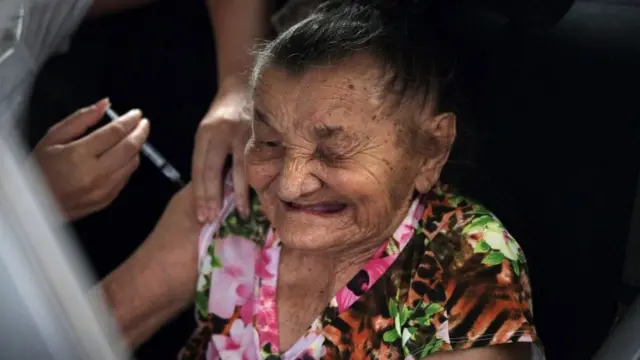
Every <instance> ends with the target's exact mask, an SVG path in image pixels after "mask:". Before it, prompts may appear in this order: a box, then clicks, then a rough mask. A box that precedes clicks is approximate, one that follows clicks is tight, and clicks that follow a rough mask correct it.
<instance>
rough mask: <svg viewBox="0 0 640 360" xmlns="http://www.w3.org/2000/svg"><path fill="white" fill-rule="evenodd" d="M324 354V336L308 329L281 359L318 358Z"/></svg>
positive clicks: (316, 359)
mask: <svg viewBox="0 0 640 360" xmlns="http://www.w3.org/2000/svg"><path fill="white" fill-rule="evenodd" d="M325 354H326V349H325V347H324V336H322V335H321V334H318V333H316V332H313V331H310V332H307V334H306V335H305V336H304V337H303V338H301V339H300V340H298V341H297V342H296V343H295V344H294V345H293V346H292V347H291V348H290V349H289V350H288V351H287V352H286V353H285V354H284V356H283V357H282V358H283V360H318V359H321V358H322V357H323V356H324V355H325Z"/></svg>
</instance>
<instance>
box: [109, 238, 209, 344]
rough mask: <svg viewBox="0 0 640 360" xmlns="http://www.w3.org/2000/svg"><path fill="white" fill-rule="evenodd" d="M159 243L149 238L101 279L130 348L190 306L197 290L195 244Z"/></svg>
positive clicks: (113, 312) (114, 315)
mask: <svg viewBox="0 0 640 360" xmlns="http://www.w3.org/2000/svg"><path fill="white" fill-rule="evenodd" d="M151 236H154V235H151ZM159 244H163V242H156V241H149V240H147V241H146V242H145V243H144V244H143V245H142V246H141V247H140V248H139V249H138V250H137V251H136V252H135V253H134V254H133V255H132V256H131V257H130V258H129V259H127V261H125V262H124V263H123V264H122V265H121V266H119V267H118V268H117V269H116V270H114V271H113V272H112V273H111V274H109V275H108V276H107V277H106V278H105V279H104V280H103V281H102V282H101V283H100V287H101V291H102V293H103V297H104V300H105V301H106V303H107V305H108V306H109V307H110V309H111V312H112V315H113V317H114V318H115V320H116V323H117V324H118V327H119V329H120V332H121V334H122V336H123V338H124V340H125V342H126V343H127V344H128V345H129V346H130V347H131V348H136V347H137V346H138V345H140V344H141V343H143V342H144V341H146V340H147V339H148V338H149V337H150V336H151V335H153V333H155V332H156V331H157V330H158V329H159V328H160V327H161V326H162V325H163V324H165V323H166V322H167V321H168V320H169V319H170V318H172V317H173V316H175V315H176V314H177V313H179V312H180V311H181V310H182V309H184V308H185V307H186V306H188V305H189V304H190V303H191V301H192V300H193V295H194V293H195V286H196V280H197V269H196V263H197V254H196V248H195V246H196V245H195V244H194V245H193V246H181V247H180V248H178V247H171V246H162V245H159Z"/></svg>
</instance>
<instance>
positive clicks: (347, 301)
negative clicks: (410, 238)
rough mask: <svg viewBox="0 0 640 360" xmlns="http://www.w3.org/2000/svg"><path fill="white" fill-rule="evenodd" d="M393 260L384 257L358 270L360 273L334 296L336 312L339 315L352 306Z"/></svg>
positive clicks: (391, 257)
mask: <svg viewBox="0 0 640 360" xmlns="http://www.w3.org/2000/svg"><path fill="white" fill-rule="evenodd" d="M395 259H396V257H395V256H385V257H383V258H379V259H373V260H371V261H369V262H368V263H367V265H365V267H364V269H362V270H360V272H358V273H357V274H356V276H354V277H353V279H351V281H349V282H348V283H347V286H345V287H344V288H342V289H341V290H340V291H338V294H337V295H336V301H337V302H338V312H339V313H341V312H343V311H344V310H346V309H348V308H349V307H350V306H351V305H353V303H354V302H356V301H357V300H358V299H359V298H360V296H362V295H363V294H364V293H365V292H366V291H367V290H369V289H370V288H371V286H373V284H375V283H376V281H378V279H380V277H381V276H382V275H383V274H384V273H385V271H387V269H389V266H391V264H392V263H393V261H394V260H395Z"/></svg>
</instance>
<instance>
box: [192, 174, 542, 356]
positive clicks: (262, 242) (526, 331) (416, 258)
mask: <svg viewBox="0 0 640 360" xmlns="http://www.w3.org/2000/svg"><path fill="white" fill-rule="evenodd" d="M226 192H227V194H228V196H227V197H226V198H227V200H226V202H225V208H224V209H225V210H224V213H226V214H224V215H225V217H224V220H223V221H222V222H220V223H218V224H213V225H210V226H208V227H205V229H204V230H203V232H202V236H201V239H200V241H201V242H200V249H201V251H200V278H199V281H198V285H197V295H196V317H197V322H198V324H199V325H198V328H197V330H196V331H195V333H194V335H193V336H192V338H191V339H190V341H189V342H188V344H187V345H186V346H185V347H184V349H183V351H182V352H181V354H180V355H179V359H181V360H195V359H205V360H217V359H244V360H253V359H265V360H278V359H283V360H297V359H300V360H303V359H304V360H313V359H327V360H328V359H421V358H423V357H426V356H428V355H430V354H434V353H438V352H443V351H452V350H453V351H455V350H460V349H469V348H475V347H482V346H490V345H494V344H504V343H516V342H530V343H538V344H539V342H538V339H537V336H536V331H535V328H534V325H533V313H532V305H531V288H530V285H529V276H528V267H527V263H526V260H525V257H524V254H523V253H522V250H521V248H520V247H519V246H518V244H517V243H516V241H515V240H514V239H513V238H512V236H511V235H510V234H509V233H508V232H507V231H506V230H505V228H504V227H503V225H502V224H501V223H500V221H499V220H498V219H497V218H496V217H495V216H494V215H493V214H492V213H491V212H489V211H488V210H487V209H486V208H484V207H483V206H482V205H480V204H477V203H475V202H473V201H470V200H469V199H467V198H465V197H462V196H459V195H457V194H456V193H454V192H453V191H450V190H449V189H448V188H447V187H446V186H440V185H438V186H436V187H434V188H433V189H432V190H431V191H430V192H429V193H427V194H425V195H422V196H420V197H417V198H416V199H415V200H414V201H413V204H412V206H411V208H410V210H409V213H408V214H407V217H406V218H405V219H404V221H403V222H402V224H401V226H400V227H399V228H398V229H397V230H396V232H395V233H394V234H393V236H392V237H391V238H389V239H388V241H387V242H386V243H385V244H384V245H383V246H382V247H381V248H380V250H379V251H378V252H377V253H376V254H375V256H373V258H372V259H371V260H370V261H369V262H368V263H367V264H366V265H365V266H364V268H363V269H362V271H360V272H359V273H358V274H357V275H356V276H355V277H354V278H353V279H352V280H351V281H350V282H349V283H348V284H347V285H346V286H345V287H344V288H343V289H342V290H340V291H339V292H338V293H337V294H336V295H335V296H334V297H333V299H332V300H331V301H330V303H329V304H327V307H326V308H325V310H324V311H323V312H322V313H321V314H319V316H318V317H317V318H316V320H315V321H314V322H313V323H312V324H310V326H309V328H308V330H307V332H306V333H305V334H301V337H300V339H299V341H298V342H297V343H296V344H295V345H294V346H293V347H291V348H290V349H288V350H287V351H281V349H279V348H278V321H277V316H276V301H275V300H276V288H277V287H276V285H277V278H278V259H279V254H280V242H279V240H278V233H277V230H276V229H273V228H271V227H270V225H269V223H268V221H267V220H266V218H265V217H264V216H263V215H262V214H261V213H260V205H259V203H258V199H257V197H255V196H254V197H253V198H252V211H251V216H250V217H249V218H248V219H246V220H242V219H241V218H240V217H239V216H238V214H237V213H236V212H235V210H234V209H233V207H234V206H233V203H232V200H231V199H232V196H231V194H230V190H227V191H226Z"/></svg>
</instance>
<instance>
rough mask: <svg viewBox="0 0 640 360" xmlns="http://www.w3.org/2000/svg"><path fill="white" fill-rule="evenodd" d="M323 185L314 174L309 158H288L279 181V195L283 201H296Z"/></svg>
mask: <svg viewBox="0 0 640 360" xmlns="http://www.w3.org/2000/svg"><path fill="white" fill-rule="evenodd" d="M321 187H322V182H321V181H320V180H319V179H318V178H317V177H316V176H314V175H313V172H312V164H311V161H310V160H308V159H302V158H298V159H295V158H294V159H286V160H285V163H284V167H283V169H282V172H281V173H280V178H279V183H278V196H279V197H280V199H281V200H283V201H294V200H296V199H299V198H301V197H304V196H305V195H308V194H311V193H313V192H314V191H316V190H318V189H320V188H321Z"/></svg>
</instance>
